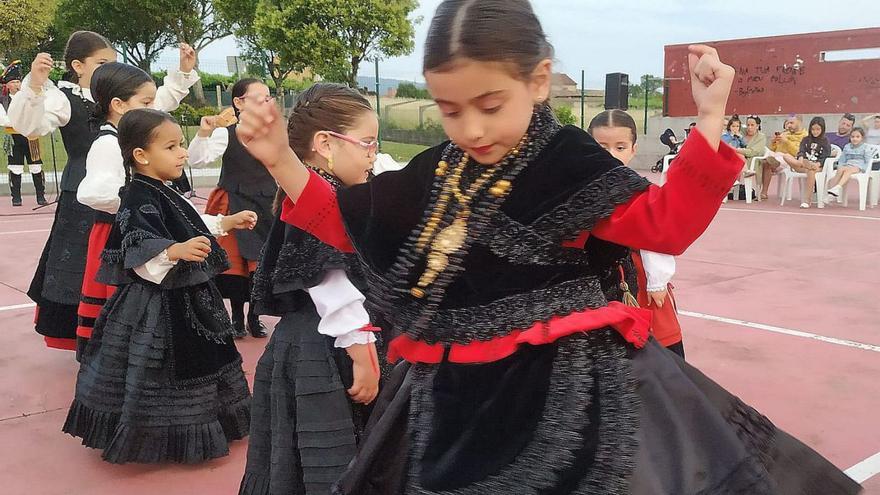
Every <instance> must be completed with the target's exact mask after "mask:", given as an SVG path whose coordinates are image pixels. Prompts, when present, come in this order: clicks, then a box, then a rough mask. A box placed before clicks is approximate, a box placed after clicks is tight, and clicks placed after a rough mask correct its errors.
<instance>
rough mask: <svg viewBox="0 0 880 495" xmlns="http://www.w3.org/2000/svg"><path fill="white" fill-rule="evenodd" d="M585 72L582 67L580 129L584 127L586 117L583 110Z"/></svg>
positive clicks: (585, 89)
mask: <svg viewBox="0 0 880 495" xmlns="http://www.w3.org/2000/svg"><path fill="white" fill-rule="evenodd" d="M585 73H586V71H584V70H583V69H581V129H583V128H584V122H585V120H584V119H585V117H586V112H585V111H584V97H585V96H586V94H587V88H586V85H585V77H586V76H585Z"/></svg>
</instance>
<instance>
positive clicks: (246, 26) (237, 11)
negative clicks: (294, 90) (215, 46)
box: [214, 0, 295, 93]
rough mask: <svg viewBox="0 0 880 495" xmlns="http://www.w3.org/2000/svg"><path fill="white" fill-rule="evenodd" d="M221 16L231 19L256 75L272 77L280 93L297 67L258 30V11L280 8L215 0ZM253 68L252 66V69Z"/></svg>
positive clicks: (251, 1)
mask: <svg viewBox="0 0 880 495" xmlns="http://www.w3.org/2000/svg"><path fill="white" fill-rule="evenodd" d="M214 8H215V10H216V13H217V16H218V17H219V18H221V19H223V20H225V21H226V22H228V23H229V24H230V26H231V28H232V33H233V34H234V35H235V38H236V40H237V41H238V45H239V48H240V49H241V50H242V52H243V53H242V55H243V56H244V58H245V59H246V60H247V61H248V62H249V64H250V65H252V66H253V69H256V70H254V73H255V75H258V76H260V77H269V78H271V79H272V81H274V82H275V87H276V88H277V89H276V91H278V92H279V93H280V91H282V88H283V86H284V80H285V79H286V78H287V76H288V75H290V73H291V72H293V71H294V69H295V64H292V63H289V61H288V60H285V59H284V58H282V57H281V56H280V54H279V53H278V51H277V50H275V49H274V47H273V46H271V45H270V44H269V43H267V42H265V40H264V39H263V38H262V37H261V36H260V33H259V32H258V30H257V11H258V9H259V10H260V12H266V11H272V10H273V9H274V10H277V7H274V6H273V5H262V6H261V5H258V2H256V1H254V0H214ZM249 70H252V69H249Z"/></svg>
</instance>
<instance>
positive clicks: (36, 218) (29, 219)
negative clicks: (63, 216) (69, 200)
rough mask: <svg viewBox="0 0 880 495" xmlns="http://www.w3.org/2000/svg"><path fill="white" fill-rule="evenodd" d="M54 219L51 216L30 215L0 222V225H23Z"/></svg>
mask: <svg viewBox="0 0 880 495" xmlns="http://www.w3.org/2000/svg"><path fill="white" fill-rule="evenodd" d="M53 218H54V217H53V216H52V215H31V216H29V217H26V218H16V219H14V220H0V224H7V223H23V222H29V223H32V222H37V221H39V220H52V219H53Z"/></svg>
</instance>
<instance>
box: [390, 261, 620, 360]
mask: <svg viewBox="0 0 880 495" xmlns="http://www.w3.org/2000/svg"><path fill="white" fill-rule="evenodd" d="M607 303H608V301H607V300H606V299H605V295H604V294H603V293H602V287H601V285H600V284H599V280H598V279H597V278H596V277H585V278H579V279H575V280H570V281H567V282H562V283H560V284H556V285H553V286H550V287H547V288H544V289H538V290H534V291H529V292H525V293H521V294H514V295H512V296H508V297H504V298H501V299H498V300H497V301H493V302H491V303H489V304H485V305H481V306H471V307H467V308H456V309H441V310H439V311H437V313H436V314H435V316H434V319H433V320H431V328H430V331H423V332H420V333H415V332H413V331H407V332H406V334H407V335H409V336H410V337H412V338H414V339H417V340H420V341H423V342H426V343H428V344H436V343H438V342H442V343H455V344H467V343H470V342H474V341H487V340H491V339H493V338H496V337H501V336H504V335H507V334H508V333H510V331H511V330H513V329H515V328H528V327H530V326H532V324H534V323H535V322H539V321H543V322H547V321H549V320H550V319H551V318H553V317H554V316H564V315H567V314H570V313H572V312H574V311H581V310H584V309H596V308H600V307H602V306H605V305H606V304H607ZM420 309H421V307H420V305H419V304H415V303H410V304H408V305H405V306H402V307H399V308H398V310H397V312H396V313H395V314H394V315H393V320H392V323H393V324H394V326H395V328H409V327H410V324H411V323H410V322H412V321H414V320H416V319H417V318H419V316H420V315H419V311H420Z"/></svg>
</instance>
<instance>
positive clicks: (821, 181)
mask: <svg viewBox="0 0 880 495" xmlns="http://www.w3.org/2000/svg"><path fill="white" fill-rule="evenodd" d="M842 152H843V151H842V150H841V149H840V146H837V145H836V144H832V145H831V156H830V157H828V158H826V159H825V163H824V164H823V165H822V171H821V172H817V173H816V198H817V199H818V205H817V206H818V207H819V208H825V201H826V200H827V199H828V198H827V197H826V196H827V192H828V182H829V181H831V179H832V178H834V164H835V163H837V159H838V158H839V157H840V154H841V153H842Z"/></svg>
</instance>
